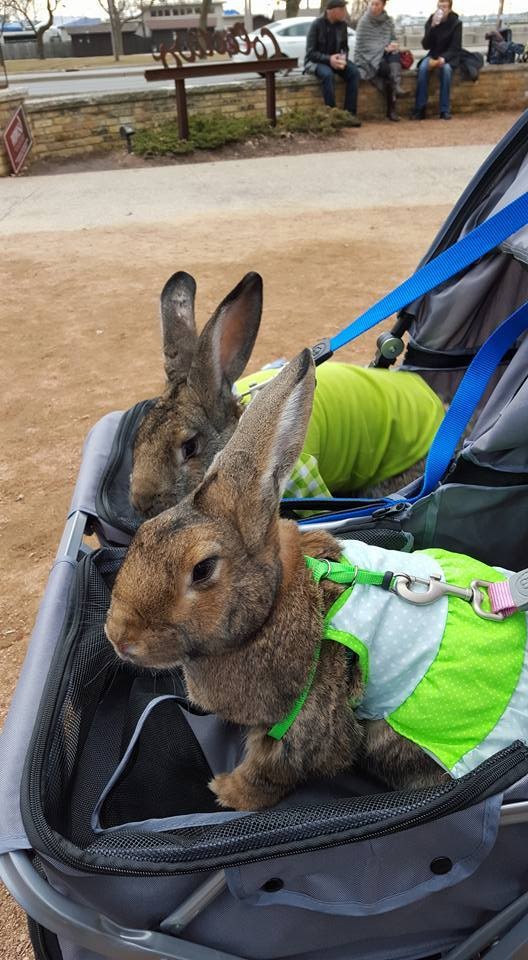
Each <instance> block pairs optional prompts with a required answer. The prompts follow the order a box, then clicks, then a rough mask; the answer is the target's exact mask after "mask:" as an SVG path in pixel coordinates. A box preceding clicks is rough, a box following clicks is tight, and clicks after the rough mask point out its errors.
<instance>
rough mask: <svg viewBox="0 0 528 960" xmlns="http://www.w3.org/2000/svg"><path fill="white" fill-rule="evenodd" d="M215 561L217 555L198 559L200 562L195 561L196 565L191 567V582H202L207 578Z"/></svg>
mask: <svg viewBox="0 0 528 960" xmlns="http://www.w3.org/2000/svg"><path fill="white" fill-rule="evenodd" d="M216 562H217V557H208V558H207V560H200V563H197V564H196V566H194V567H193V572H192V582H193V583H203V582H204V581H205V580H209V577H210V576H211V574H212V573H213V572H214V569H215V567H216Z"/></svg>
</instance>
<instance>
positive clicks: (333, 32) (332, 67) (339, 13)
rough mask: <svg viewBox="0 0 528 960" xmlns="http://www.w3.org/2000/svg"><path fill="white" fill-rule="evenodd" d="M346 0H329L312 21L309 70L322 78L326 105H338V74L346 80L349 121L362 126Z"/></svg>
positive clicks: (308, 42) (305, 59) (306, 68)
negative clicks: (349, 57) (348, 29)
mask: <svg viewBox="0 0 528 960" xmlns="http://www.w3.org/2000/svg"><path fill="white" fill-rule="evenodd" d="M346 16H347V10H346V0H327V3H326V7H325V12H324V14H323V15H322V16H321V17H317V18H316V19H315V20H314V21H313V23H312V24H311V25H310V29H309V31H308V37H307V38H306V56H305V58H304V69H305V72H306V73H315V75H316V77H318V79H319V80H320V82H321V87H322V91H323V99H324V102H325V104H326V106H327V107H335V105H336V102H335V78H336V77H337V76H340V77H342V78H343V80H344V82H345V110H348V112H349V113H350V116H351V120H350V125H351V126H353V127H360V126H361V123H360V121H359V120H358V118H357V95H358V85H359V73H358V70H357V67H356V66H355V65H354V64H353V63H351V61H350V60H349V59H348V33H347V25H346Z"/></svg>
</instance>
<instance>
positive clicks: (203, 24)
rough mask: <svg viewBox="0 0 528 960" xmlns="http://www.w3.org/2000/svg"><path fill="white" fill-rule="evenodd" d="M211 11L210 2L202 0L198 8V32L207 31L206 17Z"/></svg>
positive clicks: (209, 0)
mask: <svg viewBox="0 0 528 960" xmlns="http://www.w3.org/2000/svg"><path fill="white" fill-rule="evenodd" d="M210 9H211V0H202V5H201V7H200V23H199V28H200V30H205V31H207V16H208V13H209V11H210Z"/></svg>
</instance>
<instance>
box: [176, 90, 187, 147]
mask: <svg viewBox="0 0 528 960" xmlns="http://www.w3.org/2000/svg"><path fill="white" fill-rule="evenodd" d="M174 85H175V87H176V109H177V111H178V135H179V138H180V140H188V139H189V117H188V115H187V97H186V96H185V80H183V79H180V77H178V78H177V79H176V80H175V81H174Z"/></svg>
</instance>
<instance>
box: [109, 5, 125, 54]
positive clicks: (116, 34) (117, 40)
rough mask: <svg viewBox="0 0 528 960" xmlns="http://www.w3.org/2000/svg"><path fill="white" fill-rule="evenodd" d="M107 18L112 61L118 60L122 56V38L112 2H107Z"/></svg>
mask: <svg viewBox="0 0 528 960" xmlns="http://www.w3.org/2000/svg"><path fill="white" fill-rule="evenodd" d="M108 16H109V19H110V33H111V35H112V52H113V54H114V60H119V59H120V57H121V56H122V55H123V37H122V35H121V24H120V22H119V17H118V14H117V10H116V8H115V4H114V0H108Z"/></svg>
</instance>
